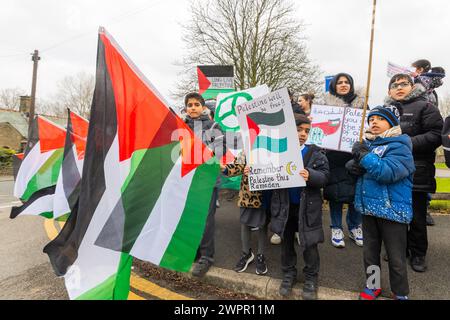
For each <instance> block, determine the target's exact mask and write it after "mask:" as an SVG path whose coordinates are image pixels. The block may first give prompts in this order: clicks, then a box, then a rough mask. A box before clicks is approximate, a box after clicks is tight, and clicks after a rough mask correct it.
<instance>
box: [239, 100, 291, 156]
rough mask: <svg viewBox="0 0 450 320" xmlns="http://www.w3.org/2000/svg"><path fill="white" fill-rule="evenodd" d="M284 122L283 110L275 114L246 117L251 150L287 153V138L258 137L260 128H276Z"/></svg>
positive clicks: (258, 114)
mask: <svg viewBox="0 0 450 320" xmlns="http://www.w3.org/2000/svg"><path fill="white" fill-rule="evenodd" d="M285 122H286V119H285V115H284V111H283V109H281V110H280V111H278V112H275V113H266V112H253V113H250V114H248V115H247V126H248V129H249V134H250V146H251V148H252V149H260V148H262V149H266V150H268V151H270V152H274V153H283V152H286V151H287V143H288V141H287V138H282V139H275V138H272V137H268V136H264V135H260V133H261V126H269V127H277V126H281V125H282V124H283V123H285Z"/></svg>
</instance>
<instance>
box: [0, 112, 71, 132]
mask: <svg viewBox="0 0 450 320" xmlns="http://www.w3.org/2000/svg"><path fill="white" fill-rule="evenodd" d="M42 116H43V117H45V118H47V119H48V120H50V121H53V122H55V123H56V124H58V125H60V126H62V127H64V128H65V127H66V125H67V119H65V118H60V117H55V116H46V115H42ZM4 122H7V123H9V124H11V126H13V127H14V128H15V129H16V130H17V131H19V133H20V134H21V135H22V136H23V137H24V138H27V137H28V118H27V117H25V116H24V115H23V114H22V113H21V112H19V111H15V110H5V109H0V123H4Z"/></svg>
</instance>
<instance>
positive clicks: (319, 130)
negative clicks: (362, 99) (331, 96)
mask: <svg viewBox="0 0 450 320" xmlns="http://www.w3.org/2000/svg"><path fill="white" fill-rule="evenodd" d="M362 115H363V110H362V109H356V108H349V107H336V106H320V105H313V106H312V108H311V117H312V124H311V126H312V128H311V131H310V133H309V138H308V141H307V143H308V144H315V145H317V146H319V147H321V148H324V149H329V150H337V151H344V152H351V151H352V147H353V144H354V143H355V142H356V141H359V132H360V129H361V123H362Z"/></svg>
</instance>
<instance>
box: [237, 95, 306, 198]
mask: <svg viewBox="0 0 450 320" xmlns="http://www.w3.org/2000/svg"><path fill="white" fill-rule="evenodd" d="M236 113H237V116H238V120H239V125H240V127H241V134H242V141H243V142H244V150H245V154H246V156H247V163H248V166H249V167H250V174H249V186H250V190H251V191H261V190H270V189H283V188H292V187H302V186H305V185H306V183H305V181H304V179H303V178H302V177H301V176H300V170H302V169H303V158H302V155H301V151H300V143H299V140H298V135H297V128H296V126H295V120H294V113H293V111H292V106H291V101H290V99H289V94H288V91H287V89H281V90H278V91H275V92H272V93H270V94H267V95H265V96H263V97H260V98H256V99H254V100H253V101H251V102H246V103H243V104H241V105H239V106H237V107H236Z"/></svg>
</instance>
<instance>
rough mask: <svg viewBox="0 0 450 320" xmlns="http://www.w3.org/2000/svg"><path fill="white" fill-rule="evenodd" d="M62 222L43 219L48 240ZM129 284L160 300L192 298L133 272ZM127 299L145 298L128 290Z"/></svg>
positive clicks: (60, 226) (54, 234)
mask: <svg viewBox="0 0 450 320" xmlns="http://www.w3.org/2000/svg"><path fill="white" fill-rule="evenodd" d="M64 224H65V223H64V222H60V221H55V220H52V219H45V222H44V229H45V232H46V233H47V236H48V238H49V239H50V240H53V239H55V238H56V236H57V235H58V233H59V231H60V230H61V229H62V228H63V227H64ZM58 229H59V230H58ZM130 286H131V288H133V289H135V290H137V291H140V292H144V293H147V294H149V295H151V296H153V297H156V298H158V299H161V300H192V298H189V297H186V296H183V295H180V294H178V293H176V292H173V291H170V290H168V289H165V288H163V287H160V286H158V285H156V284H155V283H153V282H150V281H148V280H146V279H144V278H141V277H139V276H138V275H136V274H135V273H132V274H131V278H130ZM128 300H146V299H145V298H143V297H141V296H139V295H137V294H136V293H134V292H132V291H130V292H129V294H128Z"/></svg>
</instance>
